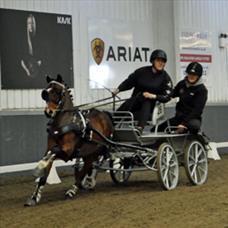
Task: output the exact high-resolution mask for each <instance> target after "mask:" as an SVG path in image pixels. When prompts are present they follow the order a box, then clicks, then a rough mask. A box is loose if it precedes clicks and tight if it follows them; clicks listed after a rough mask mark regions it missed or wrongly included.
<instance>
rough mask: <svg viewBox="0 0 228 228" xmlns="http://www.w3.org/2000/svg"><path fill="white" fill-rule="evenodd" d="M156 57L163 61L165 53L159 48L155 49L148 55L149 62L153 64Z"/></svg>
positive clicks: (165, 58)
mask: <svg viewBox="0 0 228 228" xmlns="http://www.w3.org/2000/svg"><path fill="white" fill-rule="evenodd" d="M156 58H160V59H164V61H165V62H167V55H166V53H165V52H164V51H163V50H161V49H156V50H154V51H153V52H152V54H151V55H150V62H151V63H152V64H153V62H154V60H155V59H156Z"/></svg>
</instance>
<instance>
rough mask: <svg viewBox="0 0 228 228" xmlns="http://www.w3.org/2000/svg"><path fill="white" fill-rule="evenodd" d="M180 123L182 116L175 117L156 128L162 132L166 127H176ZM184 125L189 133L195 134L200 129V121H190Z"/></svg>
mask: <svg viewBox="0 0 228 228" xmlns="http://www.w3.org/2000/svg"><path fill="white" fill-rule="evenodd" d="M182 122H183V116H175V117H173V118H171V119H168V120H167V121H165V122H163V123H162V124H160V125H159V126H158V131H164V130H165V129H166V128H167V127H168V126H172V127H176V126H178V125H179V124H181V123H182ZM185 125H186V127H187V128H188V130H189V132H190V133H192V134H197V133H198V132H199V130H200V127H201V120H199V119H191V120H189V121H188V122H187V123H186V124H185Z"/></svg>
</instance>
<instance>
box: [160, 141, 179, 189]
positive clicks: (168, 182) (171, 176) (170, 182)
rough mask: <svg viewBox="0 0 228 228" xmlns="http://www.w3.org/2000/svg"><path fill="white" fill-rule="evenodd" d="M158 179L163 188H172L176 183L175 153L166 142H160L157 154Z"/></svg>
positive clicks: (176, 160) (177, 172) (176, 163)
mask: <svg viewBox="0 0 228 228" xmlns="http://www.w3.org/2000/svg"><path fill="white" fill-rule="evenodd" d="M157 166H158V172H157V173H158V179H159V181H160V183H161V186H162V188H164V189H165V190H171V189H174V188H175V187H176V186H177V184H178V179H179V165H178V159H177V155H176V153H175V151H174V149H173V148H172V146H171V145H170V144H168V143H162V144H161V145H160V146H159V148H158V154H157Z"/></svg>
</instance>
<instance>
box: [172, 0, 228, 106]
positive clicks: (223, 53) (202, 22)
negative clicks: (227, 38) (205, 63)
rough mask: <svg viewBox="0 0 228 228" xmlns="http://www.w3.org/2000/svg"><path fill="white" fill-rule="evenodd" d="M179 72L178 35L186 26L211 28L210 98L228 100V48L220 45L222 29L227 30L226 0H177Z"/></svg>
mask: <svg viewBox="0 0 228 228" xmlns="http://www.w3.org/2000/svg"><path fill="white" fill-rule="evenodd" d="M173 7H174V23H175V40H176V58H177V74H178V69H179V68H178V67H179V42H178V40H179V35H180V31H181V30H183V29H193V30H195V31H202V32H208V33H210V34H211V42H212V50H211V51H212V64H211V67H210V74H209V76H208V78H207V79H206V83H207V86H208V89H209V102H211V103H223V104H227V103H228V48H219V39H218V37H219V35H220V33H224V32H225V33H227V34H228V1H227V0H183V1H181V0H174V4H173Z"/></svg>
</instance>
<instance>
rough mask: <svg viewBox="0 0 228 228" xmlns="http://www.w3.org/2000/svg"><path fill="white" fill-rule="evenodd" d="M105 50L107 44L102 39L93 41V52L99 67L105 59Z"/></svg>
mask: <svg viewBox="0 0 228 228" xmlns="http://www.w3.org/2000/svg"><path fill="white" fill-rule="evenodd" d="M104 49H105V44H104V41H103V40H102V39H100V38H95V39H93V40H92V41H91V51H92V55H93V58H94V60H95V62H96V63H97V65H99V64H100V63H101V61H102V59H103V56H104Z"/></svg>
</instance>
